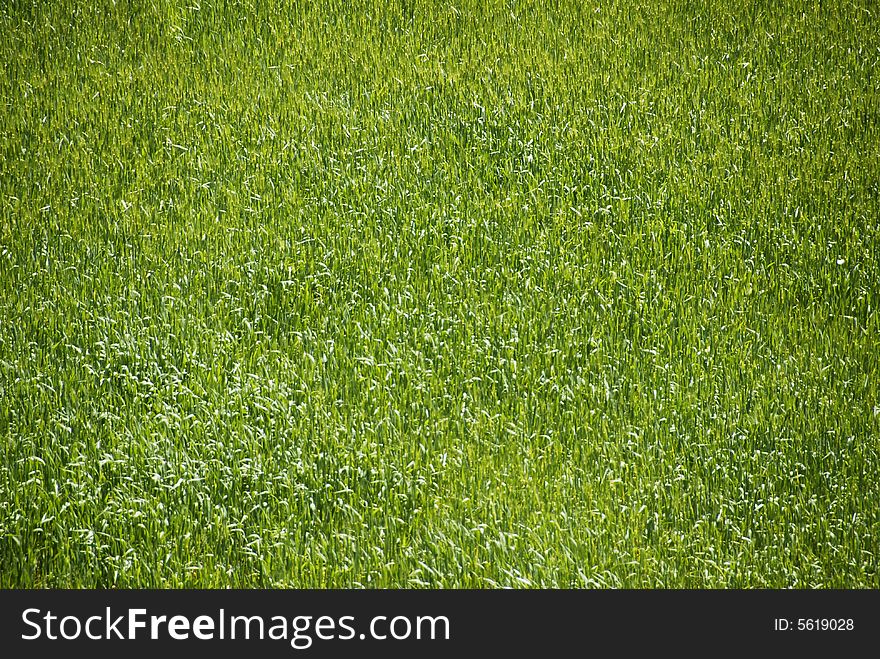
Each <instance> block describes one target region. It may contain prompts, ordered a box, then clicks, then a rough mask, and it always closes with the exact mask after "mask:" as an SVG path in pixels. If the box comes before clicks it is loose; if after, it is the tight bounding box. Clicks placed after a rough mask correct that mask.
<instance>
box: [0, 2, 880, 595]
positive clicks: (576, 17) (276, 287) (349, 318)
mask: <svg viewBox="0 0 880 659" xmlns="http://www.w3.org/2000/svg"><path fill="white" fill-rule="evenodd" d="M83 4H84V3H74V2H62V1H57V2H51V1H46V2H40V1H36V0H32V1H29V2H21V1H18V0H8V1H7V2H6V3H5V4H4V6H3V8H2V9H0V35H2V36H0V100H2V105H0V163H2V167H0V586H3V587H46V586H49V587H82V586H102V587H106V586H119V587H190V586H199V587H224V586H239V587H256V586H264V587H265V586H269V587H275V586H296V587H377V586H381V587H451V586H456V587H499V586H514V587H528V586H542V587H570V586H572V587H764V586H772V587H823V588H832V587H833V588H839V587H845V588H850V587H867V588H878V587H880V576H878V551H880V506H878V501H880V441H878V440H880V384H878V383H880V336H878V330H880V315H878V311H877V307H878V304H880V263H878V259H880V227H878V212H880V71H878V69H880V20H878V17H880V11H878V8H877V7H876V6H875V3H873V2H870V1H869V0H859V1H856V2H840V3H818V2H813V3H811V2H794V0H792V1H790V2H789V1H784V0H781V1H778V2H754V3H746V4H748V5H750V6H749V7H744V8H730V7H728V4H729V3H725V2H721V1H720V0H711V1H709V2H688V1H671V0H670V1H662V2H650V3H649V2H625V1H623V0H621V1H617V0H612V1H611V2H602V3H593V2H586V3H582V2H574V1H572V2H567V1H561V0H560V1H558V2H551V1H549V0H547V1H544V2H498V1H495V0H493V1H490V2H482V1H481V2H477V1H476V0H473V1H471V0H460V1H455V2H451V3H441V2H436V3H435V2H422V1H421V0H418V1H414V2H413V1H410V2H397V3H391V2H389V3H379V2H367V1H357V2H320V3H319V2H314V3H309V2H283V1H279V2H260V1H257V0H244V1H241V2H232V1H230V2H222V1H219V0H218V1H211V0H200V1H196V0H188V1H187V2H147V1H145V0H143V1H142V0H131V1H129V2H121V1H120V2H115V3H113V2H108V1H106V0H102V1H99V2H96V3H94V4H95V5H97V6H94V7H87V6H80V5H83ZM85 4H89V3H85Z"/></svg>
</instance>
